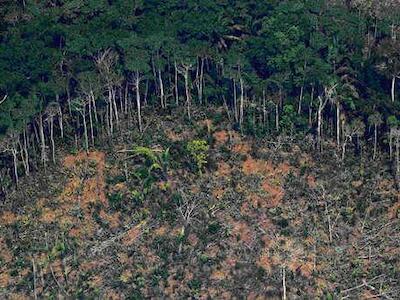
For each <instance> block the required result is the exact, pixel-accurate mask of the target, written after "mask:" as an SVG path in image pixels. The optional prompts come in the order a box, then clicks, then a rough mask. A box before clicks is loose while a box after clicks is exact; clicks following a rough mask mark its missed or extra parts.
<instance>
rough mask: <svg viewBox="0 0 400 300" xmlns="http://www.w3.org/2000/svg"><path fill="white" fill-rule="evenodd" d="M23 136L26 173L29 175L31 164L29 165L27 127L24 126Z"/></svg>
mask: <svg viewBox="0 0 400 300" xmlns="http://www.w3.org/2000/svg"><path fill="white" fill-rule="evenodd" d="M23 138H24V153H25V165H26V170H25V173H26V175H29V173H30V166H29V152H28V139H27V136H26V128H24V131H23Z"/></svg>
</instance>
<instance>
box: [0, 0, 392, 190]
mask: <svg viewBox="0 0 400 300" xmlns="http://www.w3.org/2000/svg"><path fill="white" fill-rule="evenodd" d="M399 7H400V5H399V2H398V1H395V0H393V1H372V0H371V1H343V2H342V1H322V0H321V1H262V2H260V1H240V2H236V1H218V2H215V1H162V2H160V1H79V0H76V1H75V0H74V1H2V8H1V27H0V28H1V31H0V38H1V40H0V41H1V45H0V47H1V48H0V66H1V70H2V72H1V79H0V94H1V98H2V101H1V106H0V116H1V118H0V122H1V123H0V135H1V139H2V143H1V146H2V147H1V148H2V152H3V155H2V158H4V159H3V160H2V165H3V166H2V169H3V171H2V172H3V175H2V178H3V184H2V185H3V186H4V185H6V183H5V182H4V180H6V178H8V177H10V176H11V177H13V179H14V181H15V182H18V176H19V174H20V173H26V174H29V173H30V172H31V171H32V170H34V169H37V168H38V167H39V166H40V165H44V166H45V165H46V164H47V163H48V161H51V160H53V161H54V160H55V154H54V153H55V150H56V149H55V148H56V144H57V143H55V141H54V140H55V139H56V135H58V136H60V137H61V138H64V139H69V140H71V139H75V142H76V143H77V144H79V145H82V146H83V147H85V148H86V149H88V148H89V147H91V146H93V145H95V143H96V139H97V137H98V136H105V135H108V136H112V135H113V134H114V132H115V131H116V130H117V129H118V125H119V123H120V120H121V119H124V118H131V119H132V120H134V122H136V123H137V127H138V129H139V130H141V131H142V130H144V129H145V128H146V127H147V126H151V124H146V121H145V120H143V114H145V111H146V109H148V108H149V107H152V108H156V109H166V108H167V107H171V106H183V107H185V110H186V114H187V117H188V119H190V118H191V110H192V106H193V105H219V106H223V107H224V108H225V110H226V113H227V114H228V116H229V118H230V120H231V122H232V126H233V127H234V128H236V129H238V130H241V131H242V132H247V133H254V134H261V135H277V134H281V133H285V134H291V135H296V134H302V135H307V134H311V135H312V136H313V138H314V139H315V144H316V149H319V150H322V149H323V144H324V142H325V141H326V140H328V139H332V140H335V142H336V143H337V146H338V147H339V148H340V149H341V152H342V154H341V156H343V158H344V157H345V155H346V148H347V147H349V146H350V144H351V142H352V141H354V140H355V138H357V143H358V142H359V143H364V144H368V145H370V146H367V148H368V149H367V150H368V151H373V156H374V158H375V157H376V156H377V155H378V153H380V152H382V153H385V154H386V153H387V152H390V156H391V157H392V156H393V157H398V153H397V152H398V148H399V145H398V143H399V141H398V140H399V138H400V136H399V132H398V130H397V125H398V121H399V120H398V118H397V115H398V111H399V104H398V103H399V101H396V99H397V98H398V96H397V90H398V85H399V83H398V78H399V76H400V38H397V36H398V35H400V27H399V26H400V25H399V18H400V13H399ZM392 143H393V145H392ZM394 145H396V146H394ZM357 147H361V146H360V144H359V145H357ZM49 148H50V150H49ZM394 148H396V149H397V150H396V149H395V151H394V150H393V149H394ZM392 152H393V153H394V152H396V153H397V154H396V155H394V154H393V153H392ZM9 170H12V171H11V172H10V171H9Z"/></svg>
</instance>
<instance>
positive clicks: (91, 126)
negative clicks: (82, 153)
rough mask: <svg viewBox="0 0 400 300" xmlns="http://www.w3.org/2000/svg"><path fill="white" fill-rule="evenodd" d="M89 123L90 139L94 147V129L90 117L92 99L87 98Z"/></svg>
mask: <svg viewBox="0 0 400 300" xmlns="http://www.w3.org/2000/svg"><path fill="white" fill-rule="evenodd" d="M88 102H89V125H90V140H91V142H92V146H93V147H94V130H93V118H92V101H91V100H90V98H89V101H88Z"/></svg>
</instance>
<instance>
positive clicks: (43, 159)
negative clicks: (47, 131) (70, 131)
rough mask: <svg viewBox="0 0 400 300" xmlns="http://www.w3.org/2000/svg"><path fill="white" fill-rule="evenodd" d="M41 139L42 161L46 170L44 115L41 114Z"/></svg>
mask: <svg viewBox="0 0 400 300" xmlns="http://www.w3.org/2000/svg"><path fill="white" fill-rule="evenodd" d="M39 137H40V145H41V160H42V163H43V166H44V167H45V169H46V140H45V138H44V129H43V119H42V114H41V113H40V114H39Z"/></svg>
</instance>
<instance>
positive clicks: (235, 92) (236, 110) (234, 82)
mask: <svg viewBox="0 0 400 300" xmlns="http://www.w3.org/2000/svg"><path fill="white" fill-rule="evenodd" d="M233 109H234V110H235V122H239V114H238V105H237V91H236V80H235V79H233Z"/></svg>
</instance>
